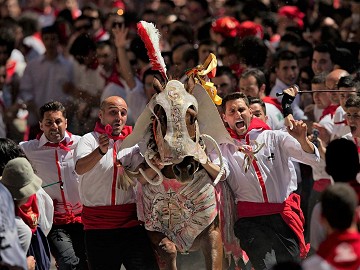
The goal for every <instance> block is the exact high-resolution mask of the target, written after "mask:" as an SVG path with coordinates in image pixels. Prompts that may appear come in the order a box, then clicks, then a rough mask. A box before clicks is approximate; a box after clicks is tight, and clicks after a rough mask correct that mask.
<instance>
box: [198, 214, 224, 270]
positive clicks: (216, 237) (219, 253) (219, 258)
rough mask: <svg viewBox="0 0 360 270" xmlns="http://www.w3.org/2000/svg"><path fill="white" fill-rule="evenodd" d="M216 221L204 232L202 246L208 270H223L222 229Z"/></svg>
mask: <svg viewBox="0 0 360 270" xmlns="http://www.w3.org/2000/svg"><path fill="white" fill-rule="evenodd" d="M216 223H218V222H217V221H216V220H215V221H214V222H213V223H212V224H211V225H210V226H209V227H208V228H207V230H206V231H204V232H202V235H201V240H200V245H201V250H202V252H203V254H204V257H205V264H206V269H207V270H221V269H223V244H222V238H221V231H220V227H219V226H218V224H216Z"/></svg>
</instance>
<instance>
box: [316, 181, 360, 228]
mask: <svg viewBox="0 0 360 270" xmlns="http://www.w3.org/2000/svg"><path fill="white" fill-rule="evenodd" d="M357 205H358V197H357V195H356V193H355V191H354V189H353V188H352V187H350V186H349V185H348V184H345V183H335V184H334V185H331V186H329V187H328V188H326V189H325V190H324V192H323V193H322V194H321V209H322V210H321V211H322V216H323V217H324V218H326V220H327V221H328V223H329V225H330V226H331V227H332V228H334V229H337V230H341V231H343V230H346V229H348V228H350V226H351V224H352V223H353V220H354V215H355V209H356V207H357Z"/></svg>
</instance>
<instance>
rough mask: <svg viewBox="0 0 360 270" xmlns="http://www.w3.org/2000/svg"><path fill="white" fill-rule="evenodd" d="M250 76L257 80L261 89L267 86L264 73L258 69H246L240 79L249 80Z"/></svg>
mask: <svg viewBox="0 0 360 270" xmlns="http://www.w3.org/2000/svg"><path fill="white" fill-rule="evenodd" d="M250 76H253V77H254V78H255V79H256V84H257V86H258V87H259V88H260V87H261V86H262V85H263V84H266V78H265V74H264V72H262V71H261V70H260V69H258V68H249V69H246V70H245V71H244V72H243V73H242V74H241V77H240V79H247V78H249V77H250Z"/></svg>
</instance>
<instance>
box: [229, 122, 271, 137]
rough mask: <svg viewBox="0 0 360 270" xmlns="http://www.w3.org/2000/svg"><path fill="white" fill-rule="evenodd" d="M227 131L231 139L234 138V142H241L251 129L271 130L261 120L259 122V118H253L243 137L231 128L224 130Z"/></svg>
mask: <svg viewBox="0 0 360 270" xmlns="http://www.w3.org/2000/svg"><path fill="white" fill-rule="evenodd" d="M226 129H227V131H228V132H229V134H230V136H231V138H234V139H235V140H238V141H241V140H242V139H245V137H246V135H247V134H248V133H249V131H251V130H253V129H262V130H271V128H270V127H269V126H268V125H267V124H266V123H265V122H264V121H262V120H260V119H259V118H256V117H253V118H252V119H251V121H250V125H249V127H248V129H247V131H246V133H245V134H243V135H238V134H237V133H236V132H235V131H234V130H232V129H231V128H228V127H227V128H226Z"/></svg>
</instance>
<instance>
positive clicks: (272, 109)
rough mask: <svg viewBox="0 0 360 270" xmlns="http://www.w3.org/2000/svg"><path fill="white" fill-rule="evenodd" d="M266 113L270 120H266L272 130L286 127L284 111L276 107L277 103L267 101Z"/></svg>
mask: <svg viewBox="0 0 360 270" xmlns="http://www.w3.org/2000/svg"><path fill="white" fill-rule="evenodd" d="M265 108H266V115H267V116H268V121H267V122H266V123H267V124H268V125H269V127H271V129H272V130H278V129H282V128H283V127H284V116H283V114H282V112H281V111H280V110H279V109H278V108H276V106H275V105H273V104H271V103H267V102H265Z"/></svg>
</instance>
